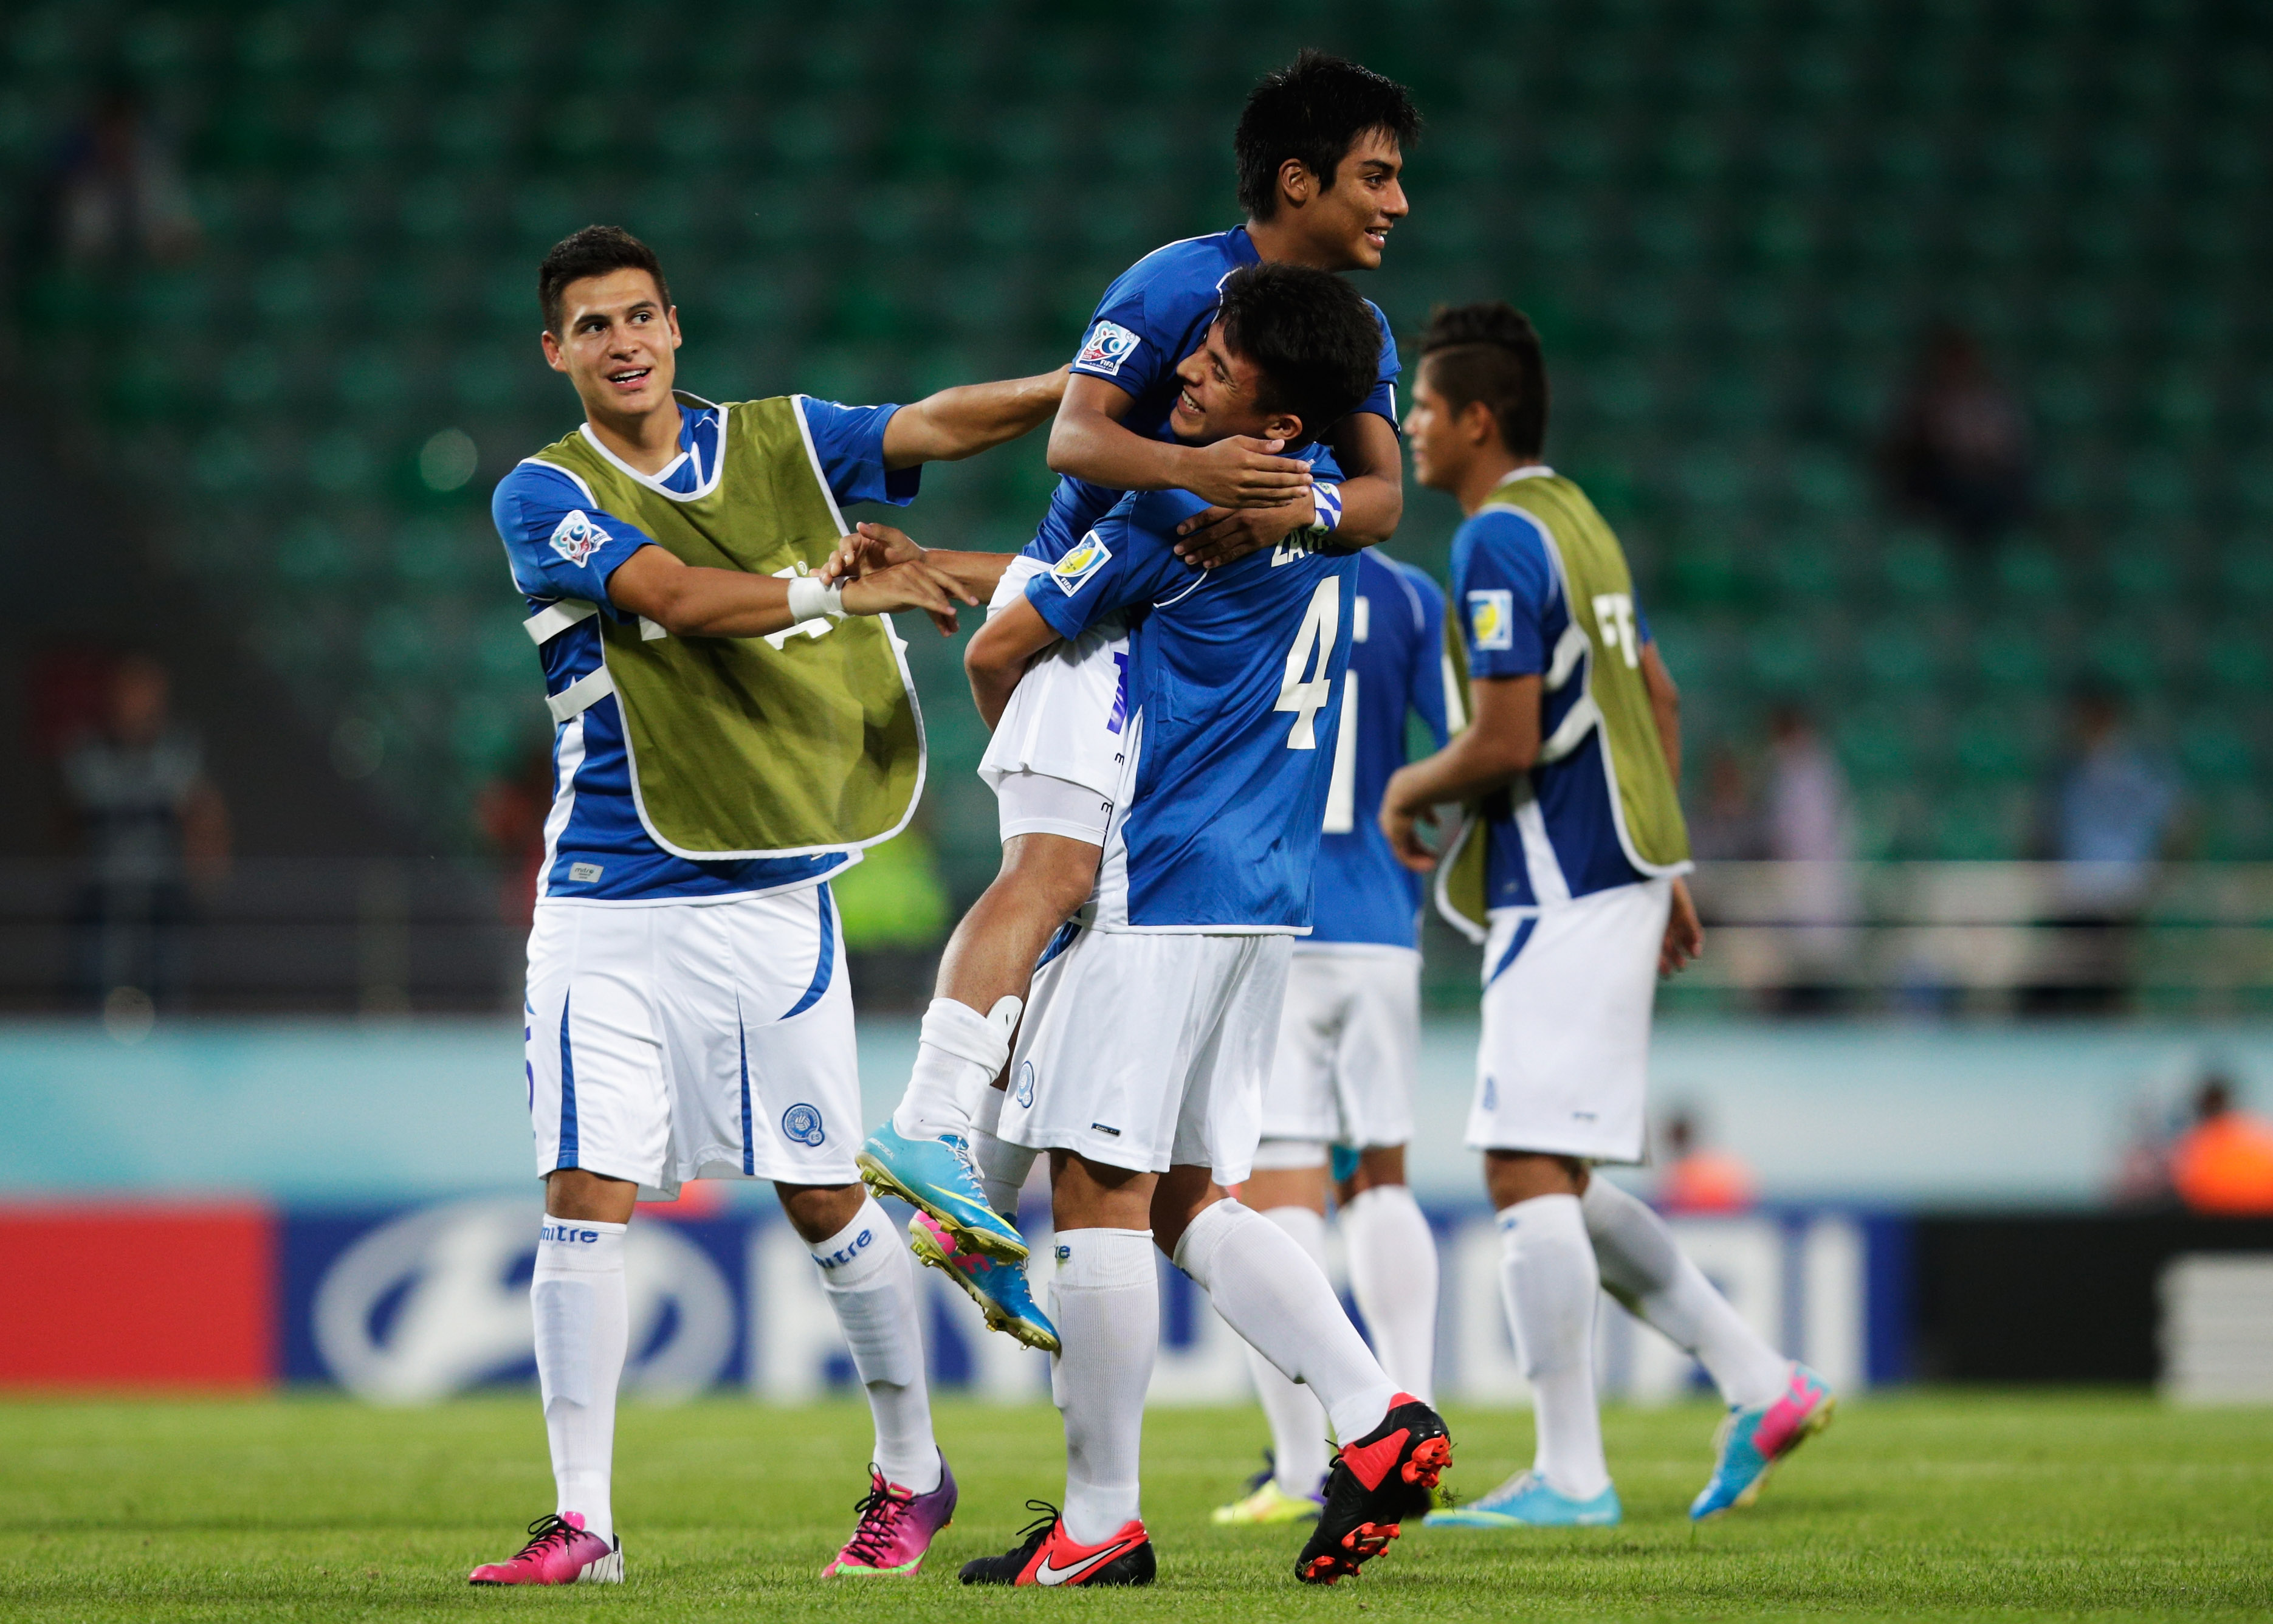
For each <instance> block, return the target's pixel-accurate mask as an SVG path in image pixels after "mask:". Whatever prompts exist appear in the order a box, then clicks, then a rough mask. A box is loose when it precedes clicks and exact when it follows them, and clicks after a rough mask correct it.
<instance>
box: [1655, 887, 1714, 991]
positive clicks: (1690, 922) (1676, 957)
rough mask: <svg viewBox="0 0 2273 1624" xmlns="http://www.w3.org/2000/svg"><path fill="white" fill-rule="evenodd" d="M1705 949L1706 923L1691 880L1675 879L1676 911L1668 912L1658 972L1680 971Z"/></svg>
mask: <svg viewBox="0 0 2273 1624" xmlns="http://www.w3.org/2000/svg"><path fill="white" fill-rule="evenodd" d="M1704 951H1705V927H1704V924H1703V923H1702V922H1701V921H1699V919H1698V917H1697V905H1696V903H1695V902H1693V901H1692V900H1691V899H1690V896H1689V882H1688V881H1686V880H1676V881H1674V882H1673V912H1672V913H1670V914H1667V915H1666V920H1665V942H1664V944H1663V945H1662V946H1661V947H1660V948H1659V949H1658V950H1657V973H1658V974H1660V975H1677V974H1680V973H1681V972H1682V971H1683V970H1684V969H1686V968H1687V967H1688V966H1690V964H1691V963H1692V962H1693V961H1694V960H1696V959H1698V958H1699V957H1700V956H1701V955H1702V954H1703V953H1704Z"/></svg>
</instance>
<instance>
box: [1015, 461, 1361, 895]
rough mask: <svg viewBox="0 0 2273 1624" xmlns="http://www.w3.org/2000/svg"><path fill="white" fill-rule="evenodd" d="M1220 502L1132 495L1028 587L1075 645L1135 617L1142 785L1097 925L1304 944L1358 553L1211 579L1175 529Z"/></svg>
mask: <svg viewBox="0 0 2273 1624" xmlns="http://www.w3.org/2000/svg"><path fill="white" fill-rule="evenodd" d="M1204 506H1205V504H1204V503H1203V502H1202V501H1201V500H1199V499H1198V498H1197V497H1196V496H1193V495H1191V494H1190V493H1189V492H1183V491H1157V492H1145V493H1143V494H1135V495H1130V496H1129V497H1127V498H1124V499H1123V500H1122V501H1121V502H1120V503H1119V504H1118V505H1117V506H1115V507H1114V509H1113V511H1112V512H1111V513H1110V514H1108V515H1106V517H1105V518H1104V519H1102V520H1100V521H1099V523H1098V524H1097V525H1096V527H1095V528H1094V529H1092V530H1091V531H1090V532H1089V534H1088V535H1087V536H1085V537H1084V538H1083V539H1082V544H1081V545H1080V546H1078V547H1077V548H1076V549H1074V550H1073V551H1072V552H1070V553H1067V554H1066V556H1065V557H1064V558H1063V559H1061V560H1059V562H1058V565H1057V567H1056V568H1054V569H1050V570H1046V571H1044V572H1043V573H1042V574H1039V575H1036V576H1035V577H1034V578H1033V579H1032V580H1031V581H1030V582H1028V583H1026V600H1027V602H1029V603H1031V604H1032V605H1034V608H1035V609H1036V611H1037V612H1039V613H1040V615H1041V617H1042V619H1043V620H1046V621H1047V622H1049V624H1050V627H1051V628H1052V629H1054V630H1055V631H1056V632H1057V633H1058V634H1059V635H1061V636H1065V637H1075V636H1078V635H1080V634H1081V633H1082V632H1084V631H1085V630H1086V629H1088V628H1090V627H1091V626H1092V625H1094V624H1096V623H1097V622H1098V621H1099V620H1105V619H1106V618H1108V617H1119V618H1121V619H1124V620H1132V621H1134V622H1135V626H1134V629H1133V630H1131V632H1130V633H1129V735H1128V736H1129V750H1130V752H1131V756H1132V759H1133V764H1132V771H1134V774H1135V778H1134V781H1133V784H1131V786H1130V787H1129V789H1128V791H1127V792H1126V793H1125V794H1124V797H1123V804H1122V806H1121V808H1118V809H1117V810H1116V812H1115V814H1114V826H1113V829H1112V831H1110V832H1109V833H1108V834H1107V836H1106V850H1105V853H1104V856H1103V859H1102V860H1101V861H1100V863H1099V873H1098V895H1097V905H1096V908H1095V914H1094V919H1093V921H1092V922H1094V923H1095V924H1096V925H1097V926H1098V927H1099V929H1107V930H1157V931H1174V932H1183V933H1188V934H1189V933H1209V934H1212V933H1242V932H1246V933H1272V932H1275V933H1280V934H1293V935H1302V934H1305V933H1307V931H1308V929H1309V924H1310V899H1311V888H1312V883H1313V878H1314V873H1315V870H1316V868H1317V855H1318V839H1319V831H1320V827H1321V825H1322V823H1323V822H1324V814H1325V803H1326V792H1327V788H1328V781H1329V779H1330V778H1332V769H1333V750H1332V745H1333V741H1334V738H1335V735H1336V731H1337V729H1338V728H1339V726H1340V720H1341V694H1342V674H1343V673H1344V672H1345V671H1346V670H1347V666H1348V664H1349V649H1350V622H1351V611H1350V600H1351V598H1352V596H1353V592H1354V587H1355V584H1356V581H1357V571H1358V559H1357V556H1356V555H1355V554H1347V553H1310V552H1305V551H1302V550H1301V549H1299V548H1294V547H1286V546H1282V547H1279V548H1278V549H1277V550H1275V551H1272V552H1269V553H1249V555H1248V556H1247V557H1245V558H1243V559H1242V560H1239V562H1237V563H1235V564H1228V565H1226V566H1224V567H1223V568H1220V569H1214V570H1199V569H1195V568H1191V567H1190V566H1189V565H1187V564H1184V563H1182V562H1180V561H1179V560H1177V558H1176V555H1175V540H1176V538H1175V530H1176V526H1177V525H1178V524H1180V523H1182V522H1183V521H1184V520H1185V519H1187V518H1189V516H1190V515H1193V514H1195V513H1197V512H1198V511H1200V509H1201V508H1203V507H1204ZM1123 781H1124V783H1128V782H1129V780H1128V779H1126V778H1124V780H1123Z"/></svg>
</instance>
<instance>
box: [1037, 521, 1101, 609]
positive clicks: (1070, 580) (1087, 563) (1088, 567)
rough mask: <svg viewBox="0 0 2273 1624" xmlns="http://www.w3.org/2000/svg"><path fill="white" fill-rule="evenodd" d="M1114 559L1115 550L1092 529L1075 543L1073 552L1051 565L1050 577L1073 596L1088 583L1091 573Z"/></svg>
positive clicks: (1066, 593)
mask: <svg viewBox="0 0 2273 1624" xmlns="http://www.w3.org/2000/svg"><path fill="white" fill-rule="evenodd" d="M1112 561H1113V550H1112V549H1111V548H1109V547H1107V546H1106V545H1105V544H1104V543H1103V542H1102V541H1099V539H1098V537H1097V532H1096V531H1095V530H1091V531H1090V533H1089V534H1088V535H1086V536H1084V537H1083V538H1081V539H1080V540H1079V541H1077V542H1076V543H1075V544H1074V549H1073V551H1072V552H1070V553H1067V554H1066V555H1065V556H1064V557H1063V558H1061V559H1060V560H1058V561H1057V562H1056V563H1055V564H1054V565H1053V566H1052V567H1051V568H1050V579H1051V580H1053V581H1054V582H1056V583H1058V589H1059V590H1061V591H1062V592H1063V593H1064V594H1065V595H1066V596H1067V597H1068V598H1071V597H1072V596H1073V595H1074V594H1075V593H1076V592H1078V591H1080V590H1081V589H1082V588H1083V587H1084V585H1086V584H1087V583H1088V581H1089V578H1090V577H1091V575H1095V574H1096V573H1097V572H1098V571H1099V570H1100V569H1102V568H1105V567H1106V565H1107V564H1109V563H1111V562H1112Z"/></svg>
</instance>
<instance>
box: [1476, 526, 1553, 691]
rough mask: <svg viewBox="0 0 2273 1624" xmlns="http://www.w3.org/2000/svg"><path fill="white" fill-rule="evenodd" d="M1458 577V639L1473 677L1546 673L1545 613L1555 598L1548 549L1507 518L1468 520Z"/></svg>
mask: <svg viewBox="0 0 2273 1624" xmlns="http://www.w3.org/2000/svg"><path fill="white" fill-rule="evenodd" d="M1468 523H1469V525H1470V526H1471V527H1472V528H1471V530H1470V532H1469V538H1468V545H1467V548H1466V549H1465V552H1466V557H1465V559H1464V560H1463V568H1461V569H1460V570H1459V572H1458V573H1457V579H1456V583H1455V584H1456V586H1457V589H1458V591H1459V602H1458V603H1457V605H1455V607H1456V608H1457V610H1458V612H1459V615H1460V617H1461V635H1463V636H1464V637H1465V638H1466V639H1467V647H1468V674H1469V675H1470V676H1471V677H1480V678H1491V677H1528V676H1535V675H1537V674H1539V673H1542V672H1544V671H1545V670H1546V669H1547V654H1548V644H1547V634H1546V620H1547V614H1548V612H1549V609H1550V608H1552V607H1553V605H1554V603H1555V598H1556V586H1555V580H1554V576H1553V575H1552V573H1551V570H1550V567H1549V564H1548V561H1547V549H1546V547H1545V545H1543V544H1542V542H1541V541H1540V539H1539V537H1538V536H1537V534H1536V533H1535V532H1534V530H1533V529H1532V527H1531V526H1530V524H1529V523H1527V522H1526V521H1524V520H1523V519H1520V518H1519V517H1517V516H1516V515H1513V514H1511V513H1489V514H1484V515H1481V516H1480V517H1477V518H1474V519H1471V520H1470V521H1469V522H1468Z"/></svg>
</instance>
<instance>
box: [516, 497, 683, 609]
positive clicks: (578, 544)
mask: <svg viewBox="0 0 2273 1624" xmlns="http://www.w3.org/2000/svg"><path fill="white" fill-rule="evenodd" d="M490 517H491V520H492V521H493V522H494V523H496V525H497V532H498V538H499V540H500V541H502V542H504V543H505V552H506V560H507V561H508V562H509V563H510V564H511V566H512V568H513V579H514V585H516V586H518V587H519V588H520V589H521V590H522V591H523V592H525V593H527V594H528V595H529V597H531V598H583V599H585V600H586V601H588V602H590V603H595V604H597V605H600V607H601V608H602V609H604V611H606V612H607V613H609V614H610V615H611V616H613V617H614V618H616V619H618V620H621V619H623V618H624V617H623V616H622V615H621V614H619V613H618V612H617V609H616V606H615V605H614V603H613V602H611V600H610V598H609V597H608V577H609V576H610V575H613V574H614V573H615V572H616V568H617V567H618V566H619V565H620V564H622V563H623V561H624V560H626V559H627V558H629V557H631V555H632V554H633V553H636V552H638V551H639V550H640V549H641V547H644V546H648V545H650V544H651V543H652V541H653V538H651V537H649V535H648V534H647V533H646V532H645V531H643V530H641V529H640V528H639V527H638V526H637V525H635V524H634V523H631V522H630V521H629V520H626V519H619V518H618V517H617V516H616V515H614V514H611V513H608V512H606V511H604V509H602V508H599V507H597V506H596V504H594V502H593V500H592V498H591V495H590V493H589V492H587V491H586V490H585V489H584V487H583V485H582V483H581V481H579V480H577V479H575V478H574V477H572V476H570V475H569V474H567V473H566V472H565V471H563V470H560V469H558V468H554V467H551V466H550V465H549V464H547V463H544V462H522V463H520V464H519V465H517V466H516V467H515V468H514V470H513V471H512V472H511V473H509V474H507V475H506V477H504V478H503V479H502V480H500V481H499V483H498V488H497V492H496V494H495V495H493V496H491V498H490Z"/></svg>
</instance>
